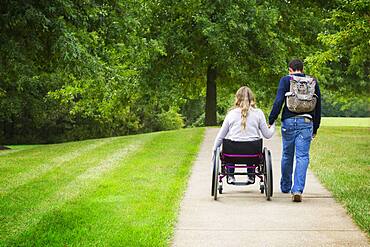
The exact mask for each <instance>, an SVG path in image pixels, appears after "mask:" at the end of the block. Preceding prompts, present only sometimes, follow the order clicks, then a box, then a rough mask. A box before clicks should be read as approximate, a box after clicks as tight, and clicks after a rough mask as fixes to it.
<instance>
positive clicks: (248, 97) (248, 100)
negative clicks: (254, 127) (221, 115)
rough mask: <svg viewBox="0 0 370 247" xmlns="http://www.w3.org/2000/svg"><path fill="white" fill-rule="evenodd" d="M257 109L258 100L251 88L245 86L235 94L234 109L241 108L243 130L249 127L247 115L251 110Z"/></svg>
mask: <svg viewBox="0 0 370 247" xmlns="http://www.w3.org/2000/svg"><path fill="white" fill-rule="evenodd" d="M250 107H253V108H255V107H256V99H255V98H254V95H253V92H252V90H251V89H250V88H249V87H246V86H243V87H241V88H239V90H238V91H237V92H236V94H235V103H234V108H241V110H242V128H243V129H245V128H246V127H247V115H248V111H249V108H250Z"/></svg>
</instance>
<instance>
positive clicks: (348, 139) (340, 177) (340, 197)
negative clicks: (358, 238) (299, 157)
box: [310, 126, 370, 237]
mask: <svg viewBox="0 0 370 247" xmlns="http://www.w3.org/2000/svg"><path fill="white" fill-rule="evenodd" d="M369 150H370V128H361V127H325V126H323V127H320V129H319V131H318V135H317V137H316V138H315V139H314V140H313V143H312V145H311V162H310V168H311V170H312V171H313V172H314V173H315V175H316V176H317V177H318V178H319V180H320V181H321V182H322V183H323V184H324V185H325V187H326V188H328V189H329V190H330V191H331V192H332V194H333V196H334V197H335V198H336V200H337V201H339V202H340V203H341V204H343V205H344V206H345V208H346V210H347V212H348V213H349V214H350V215H351V216H352V218H353V220H354V221H355V222H356V223H357V224H358V225H359V226H360V228H361V229H362V230H364V231H365V232H366V233H367V235H368V236H369V237H370V155H369V154H370V153H369Z"/></svg>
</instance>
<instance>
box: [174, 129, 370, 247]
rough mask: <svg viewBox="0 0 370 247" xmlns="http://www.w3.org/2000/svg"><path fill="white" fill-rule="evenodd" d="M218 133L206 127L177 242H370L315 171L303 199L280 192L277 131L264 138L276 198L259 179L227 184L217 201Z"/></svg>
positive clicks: (187, 245)
mask: <svg viewBox="0 0 370 247" xmlns="http://www.w3.org/2000/svg"><path fill="white" fill-rule="evenodd" d="M217 131H218V129H215V128H208V129H207V131H206V135H205V139H204V142H203V144H202V146H201V150H200V152H199V155H198V158H197V160H196V162H195V164H194V167H193V170H192V175H191V177H190V180H189V184H188V189H187V191H186V193H185V196H184V198H183V201H182V204H181V209H180V215H179V220H178V223H177V226H176V229H175V236H174V239H173V246H175V247H180V246H184V247H196V246H222V247H232V246H284V247H285V246H315V247H317V246H370V245H369V242H368V239H367V236H366V235H365V234H364V233H363V232H361V231H360V230H359V228H358V227H357V226H356V225H355V224H354V223H353V222H352V220H351V218H350V217H349V216H348V215H347V214H346V212H345V210H344V209H343V208H342V207H341V206H340V205H339V204H338V203H336V202H335V200H334V199H333V198H332V196H331V194H330V193H329V192H328V191H327V190H326V189H325V188H323V187H322V186H321V185H320V184H319V182H318V180H317V179H316V177H314V176H313V174H312V173H311V172H310V171H309V172H308V174H307V181H306V190H305V193H304V195H303V202H301V203H294V202H292V201H291V198H290V195H287V194H282V193H280V191H279V178H280V157H281V140H280V137H279V136H277V135H275V136H274V137H273V138H272V139H271V140H265V141H264V145H265V146H267V147H268V148H269V149H270V150H271V152H272V162H273V173H274V195H273V197H272V200H271V201H267V200H266V197H265V196H264V194H261V193H260V192H259V190H258V188H259V186H258V184H257V183H256V184H255V185H250V186H230V185H227V184H226V182H224V193H223V194H222V195H219V198H218V201H214V200H213V198H212V197H211V194H210V190H211V188H210V187H211V174H212V165H211V162H210V161H211V155H212V152H211V150H212V145H213V141H214V138H215V136H216V134H217ZM240 179H242V177H239V180H240ZM237 180H238V177H237Z"/></svg>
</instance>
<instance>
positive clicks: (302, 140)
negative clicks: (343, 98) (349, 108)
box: [269, 59, 321, 202]
mask: <svg viewBox="0 0 370 247" xmlns="http://www.w3.org/2000/svg"><path fill="white" fill-rule="evenodd" d="M283 105H284V107H283V112H282V116H281V120H282V124H281V134H282V139H283V153H282V158H281V180H280V189H281V192H283V193H289V192H290V193H291V194H292V199H293V201H294V202H301V201H302V193H303V190H304V186H305V182H306V173H307V168H308V164H309V151H310V144H311V140H312V138H314V137H315V136H316V133H317V129H318V128H319V126H320V120H321V96H320V88H319V85H318V83H317V81H316V79H314V78H312V77H309V76H306V75H305V74H304V73H303V62H302V61H301V60H299V59H293V60H292V61H290V62H289V75H287V76H284V77H282V78H281V79H280V82H279V87H278V90H277V94H276V98H275V101H274V105H273V108H272V110H271V113H270V116H269V124H270V125H272V124H273V123H274V122H275V120H276V119H277V118H278V116H279V114H280V111H281V108H282V106H283ZM294 154H295V155H296V165H295V169H294V183H293V186H292V174H293V161H294Z"/></svg>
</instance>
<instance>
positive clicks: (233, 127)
mask: <svg viewBox="0 0 370 247" xmlns="http://www.w3.org/2000/svg"><path fill="white" fill-rule="evenodd" d="M274 132H275V124H273V125H272V126H270V127H268V126H267V123H266V118H265V115H264V114H263V112H262V110H260V109H258V108H257V107H256V100H255V97H254V95H253V92H252V91H251V89H250V88H248V87H246V86H244V87H241V88H239V90H238V91H237V92H236V95H235V103H234V106H233V108H232V109H231V110H230V111H229V112H228V113H227V115H226V117H225V120H224V122H223V124H222V127H221V129H220V131H219V132H218V134H217V137H216V139H215V142H214V145H213V151H214V153H215V150H216V149H217V148H218V147H220V146H221V144H222V143H223V142H224V145H225V142H226V143H227V142H233V141H236V142H245V141H255V142H253V143H255V145H256V146H257V147H250V148H251V149H253V148H257V149H261V150H262V136H263V137H265V138H267V139H270V138H271V137H272V136H273V134H274ZM261 133H262V136H261ZM224 139H225V140H224ZM258 146H260V147H258ZM230 147H231V146H230ZM223 148H224V149H225V147H223ZM261 150H260V151H261ZM251 169H253V168H248V170H247V172H248V173H254V171H253V170H251ZM234 170H235V168H229V170H228V173H234ZM227 179H228V183H234V182H235V177H234V175H230V176H228V177H227ZM254 179H255V175H248V181H247V183H248V184H253V183H254Z"/></svg>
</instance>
